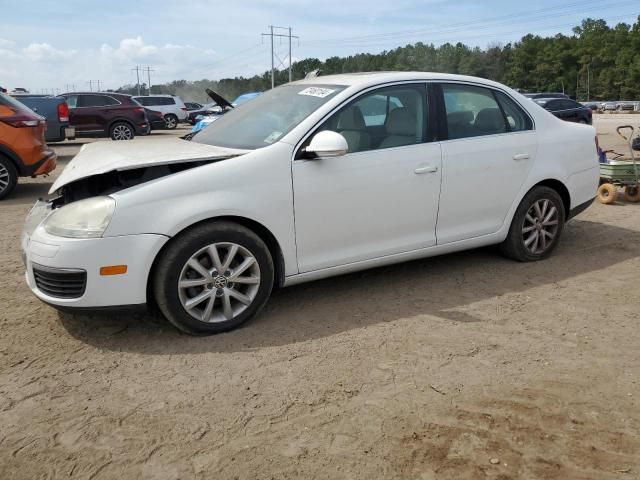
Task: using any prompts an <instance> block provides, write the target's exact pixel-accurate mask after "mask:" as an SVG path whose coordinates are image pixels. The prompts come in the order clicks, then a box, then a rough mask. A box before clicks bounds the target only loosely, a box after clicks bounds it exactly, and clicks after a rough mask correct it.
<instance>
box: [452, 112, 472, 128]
mask: <svg viewBox="0 0 640 480" xmlns="http://www.w3.org/2000/svg"><path fill="white" fill-rule="evenodd" d="M447 122H448V123H449V125H465V124H470V123H471V122H473V112H472V111H471V110H462V111H460V112H451V113H449V114H447Z"/></svg>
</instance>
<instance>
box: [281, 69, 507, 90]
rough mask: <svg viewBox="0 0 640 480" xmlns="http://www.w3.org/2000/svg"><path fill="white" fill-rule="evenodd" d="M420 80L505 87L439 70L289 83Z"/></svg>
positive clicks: (347, 75) (346, 75)
mask: <svg viewBox="0 0 640 480" xmlns="http://www.w3.org/2000/svg"><path fill="white" fill-rule="evenodd" d="M420 80H425V81H427V80H438V81H454V82H456V81H459V82H473V83H480V84H484V85H488V86H494V87H500V88H503V87H504V85H502V84H499V83H497V82H493V81H491V80H487V79H486V78H479V77H471V76H467V75H454V74H449V73H437V72H360V73H342V74H337V75H326V76H322V75H320V76H318V77H313V78H305V79H302V80H298V81H296V82H292V83H291V84H289V85H343V86H347V87H350V86H361V87H366V86H369V85H377V84H380V83H386V82H402V81H420Z"/></svg>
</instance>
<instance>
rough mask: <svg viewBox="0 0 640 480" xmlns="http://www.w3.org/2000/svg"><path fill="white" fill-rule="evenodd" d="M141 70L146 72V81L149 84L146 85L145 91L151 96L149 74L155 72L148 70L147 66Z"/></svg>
mask: <svg viewBox="0 0 640 480" xmlns="http://www.w3.org/2000/svg"><path fill="white" fill-rule="evenodd" d="M142 70H143V71H146V72H147V79H148V81H149V83H148V84H147V91H148V92H149V95H151V72H155V70H153V69H152V68H150V67H149V65H147V66H146V67H145V68H143V69H142Z"/></svg>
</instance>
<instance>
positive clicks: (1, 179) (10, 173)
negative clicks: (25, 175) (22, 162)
mask: <svg viewBox="0 0 640 480" xmlns="http://www.w3.org/2000/svg"><path fill="white" fill-rule="evenodd" d="M17 184H18V171H17V170H16V167H15V166H14V165H13V163H12V162H11V160H9V159H8V158H6V157H3V156H0V200H2V199H4V198H6V197H8V196H9V194H11V192H13V189H14V188H16V185H17Z"/></svg>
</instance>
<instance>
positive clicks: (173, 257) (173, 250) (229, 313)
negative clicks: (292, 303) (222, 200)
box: [151, 222, 274, 335]
mask: <svg viewBox="0 0 640 480" xmlns="http://www.w3.org/2000/svg"><path fill="white" fill-rule="evenodd" d="M213 251H215V252H217V256H218V259H217V260H216V259H215V258H214V255H213V254H212V252H213ZM232 252H233V255H232V256H233V258H232V259H231V260H232V261H231V264H230V265H229V266H227V267H226V268H225V265H224V264H225V263H227V262H228V261H229V259H228V256H229V255H230V254H231V253H232ZM250 259H253V261H251V260H250ZM193 265H196V268H193ZM198 265H199V267H198ZM245 265H249V266H248V267H245V268H244V269H242V267H243V266H245ZM218 270H225V271H218ZM152 275H153V277H152V278H151V281H152V291H153V295H154V297H155V301H156V303H157V305H158V308H159V309H160V311H161V312H162V314H163V315H164V316H165V318H166V319H167V320H168V321H169V322H171V323H172V324H173V325H174V326H175V327H177V328H178V329H180V330H182V331H183V332H186V333H188V334H190V335H211V334H215V333H221V332H226V331H228V330H231V329H233V328H236V327H238V326H240V325H241V324H243V323H245V322H246V321H248V320H250V319H251V318H253V317H254V316H255V315H256V314H257V313H258V312H259V311H260V310H261V309H262V307H264V305H265V303H266V302H267V300H268V299H269V296H270V295H271V290H272V289H273V283H274V266H273V259H272V258H271V254H270V253H269V249H268V248H267V246H266V245H265V243H264V242H263V241H262V239H260V237H258V236H257V235H256V234H255V233H254V232H252V231H251V230H249V229H247V228H245V227H243V226H241V225H238V224H236V223H231V222H210V223H206V224H203V225H199V226H196V227H193V228H191V229H189V230H187V231H186V232H184V233H182V234H180V235H179V236H177V237H175V238H174V239H173V240H171V242H170V243H169V244H168V246H167V248H166V249H165V250H164V251H163V252H162V253H161V256H160V257H159V258H158V261H157V262H156V266H155V267H154V269H153V273H152ZM239 280H242V281H239ZM181 283H183V284H184V283H190V284H191V285H184V286H180V284H181ZM194 299H195V301H194ZM198 299H200V301H199V302H198ZM189 303H191V304H192V305H191V308H190V309H188V308H187V307H188V304H189ZM205 318H207V319H208V321H204V319H205Z"/></svg>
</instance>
